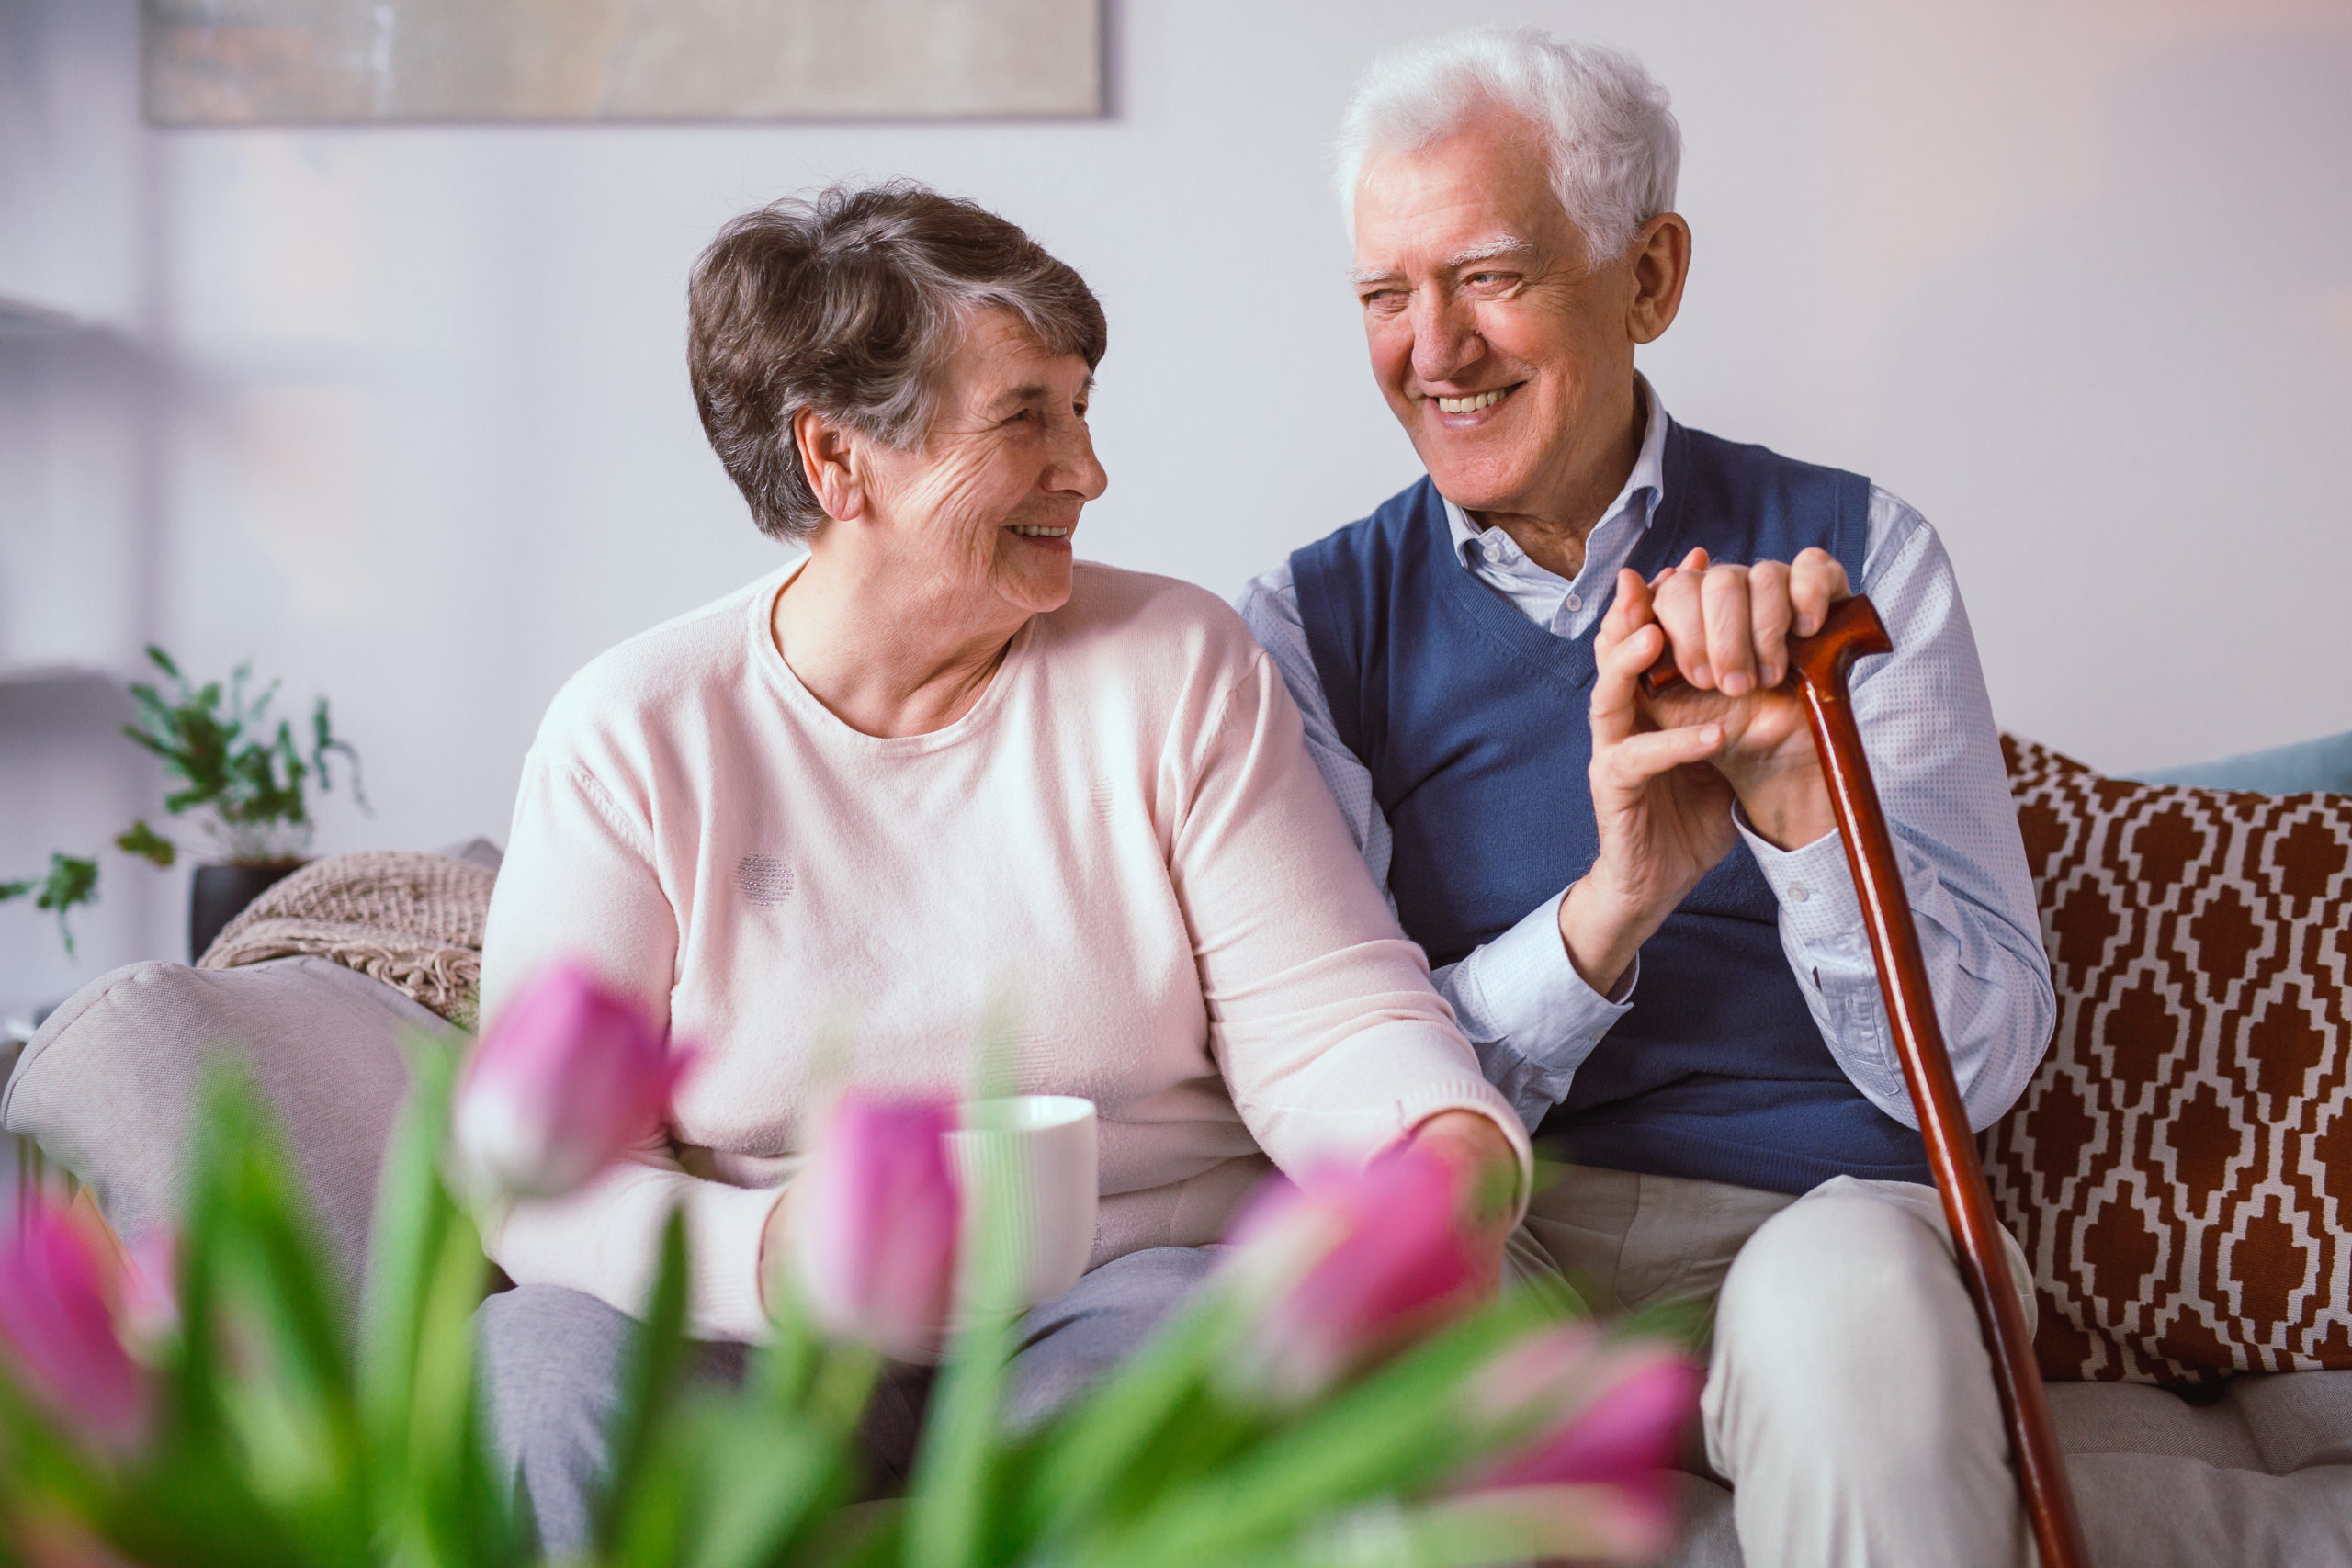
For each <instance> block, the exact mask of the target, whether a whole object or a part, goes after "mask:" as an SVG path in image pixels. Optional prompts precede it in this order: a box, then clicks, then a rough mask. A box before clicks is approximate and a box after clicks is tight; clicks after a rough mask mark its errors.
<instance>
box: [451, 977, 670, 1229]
mask: <svg viewBox="0 0 2352 1568" xmlns="http://www.w3.org/2000/svg"><path fill="white" fill-rule="evenodd" d="M692 1056H693V1053H692V1052H690V1051H684V1050H674V1051H673V1050H672V1049H671V1048H670V1045H669V1042H668V1039H667V1037H666V1036H665V1035H664V1033H663V1032H662V1031H661V1030H659V1029H657V1028H655V1027H654V1026H653V1025H652V1024H651V1023H650V1022H649V1021H647V1019H646V1017H645V1015H644V1013H643V1012H642V1011H641V1010H639V1008H638V1007H637V1005H636V1004H635V1003H634V1002H632V1001H630V1000H629V999H628V998H625V997H622V996H619V995H617V994H616V993H615V992H613V991H611V990H609V989H607V988H606V987H605V986H604V985H603V984H602V983H601V982H599V981H598V980H597V978H596V977H595V976H594V975H593V974H591V973H590V972H589V971H588V970H587V969H586V968H585V967H583V966H582V965H581V964H571V963H559V964H551V965H549V966H548V968H546V969H543V970H541V971H540V972H539V973H538V974H537V976H534V977H533V979H532V980H531V981H530V983H529V984H528V985H526V986H525V987H523V989H522V990H521V991H520V992H519V993H517V994H516V995H515V998H514V999H513V1000H512V1001H510V1002H508V1003H507V1004H506V1007H505V1009H504V1010H503V1011H501V1012H500V1013H499V1015H498V1017H497V1018H495V1019H493V1020H492V1021H491V1025H490V1028H489V1030H488V1031H487V1032H485V1033H484V1034H483V1035H482V1037H481V1043H480V1044H479V1045H477V1046H475V1047H474V1052H473V1055H472V1056H471V1058H470V1059H469V1060H468V1062H467V1063H466V1066H465V1071H464V1072H463V1073H462V1074H461V1075H460V1076H459V1077H458V1091H457V1102H456V1107H455V1110H454V1111H453V1112H452V1125H451V1134H452V1137H453V1140H454V1144H455V1152H456V1157H457V1163H458V1168H459V1169H460V1170H461V1171H463V1172H464V1173H465V1176H466V1179H467V1180H468V1181H469V1182H470V1183H472V1184H474V1185H475V1186H477V1187H478V1188H487V1189H488V1190H491V1191H492V1192H495V1193H498V1194H502V1195H508V1196H514V1197H525V1198H554V1197H560V1196H561V1195H562V1194H564V1193H566V1192H569V1191H571V1190H573V1189H574V1188H576V1187H578V1186H579V1185H580V1184H581V1183H582V1182H584V1181H586V1180H587V1179H589V1178H590V1177H592V1176H594V1175H595V1174H596V1172H597V1171H599V1170H601V1169H603V1168H605V1166H606V1165H607V1164H609V1163H610V1162H611V1161H612V1160H614V1159H616V1157H618V1156H619V1155H620V1154H621V1152H622V1151H623V1150H625V1149H627V1148H628V1146H629V1145H632V1144H635V1143H638V1142H640V1141H642V1140H644V1139H646V1138H649V1137H650V1136H651V1135H653V1134H655V1133H656V1132H657V1131H658V1130H659V1129H660V1127H661V1126H662V1122H663V1120H664V1118H665V1117H666V1116H667V1115H668V1113H669V1107H670V1097H671V1095H672V1094H673V1092H674V1091H675V1090H676V1088H677V1084H678V1080H679V1078H680V1077H683V1076H684V1072H685V1069H686V1067H687V1066H688V1065H689V1063H690V1062H691V1060H692Z"/></svg>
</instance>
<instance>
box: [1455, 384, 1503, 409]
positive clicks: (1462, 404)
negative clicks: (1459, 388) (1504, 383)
mask: <svg viewBox="0 0 2352 1568" xmlns="http://www.w3.org/2000/svg"><path fill="white" fill-rule="evenodd" d="M1509 391H1510V388H1509V387H1498V388H1496V389H1494V390H1493V391H1491V392H1477V393H1474V394H1472V395H1471V396H1469V397H1466V398H1440V399H1438V400H1437V409H1438V412H1440V413H1476V412H1478V411H1479V410H1480V409H1486V408H1492V407H1494V406H1495V405H1496V404H1497V403H1498V402H1501V401H1502V400H1503V396H1504V394H1505V393H1507V392H1509Z"/></svg>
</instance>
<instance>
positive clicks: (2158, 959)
mask: <svg viewBox="0 0 2352 1568" xmlns="http://www.w3.org/2000/svg"><path fill="white" fill-rule="evenodd" d="M2003 747H2004V750H2005V751H2006V753H2007V760H2008V764H2009V773H2010V783H2011V786H2012V788H2013V790H2014V791H2015V793H2016V795H2017V799H2018V822H2019V826H2020V827H2021V828H2022V829H2023V831H2024V836H2025V846H2026V858H2027V860H2028V862H2029V863H2030V867H2031V869H2032V873H2033V877H2034V883H2035V891H2036V894H2037V901H2038V903H2039V904H2040V906H2041V920H2042V934H2043V937H2044V939H2045V941H2046V942H2047V943H2048V946H2049V950H2050V959H2051V969H2052V978H2053V979H2054V981H2055V982H2056V985H2057V991H2058V1024H2057V1031H2056V1034H2055V1036H2054V1038H2053V1039H2052V1043H2051V1047H2050V1053H2049V1055H2048V1057H2047V1058H2046V1059H2045V1060H2044V1061H2043V1063H2042V1065H2041V1070H2040V1071H2039V1072H2038V1073H2037V1074H2036V1075H2035V1077H2034V1078H2033V1081H2032V1083H2031V1084H2030V1086H2029V1087H2028V1089H2027V1090H2026V1093H2025V1097H2024V1099H2023V1100H2020V1101H2019V1103H2018V1108H2017V1109H2016V1110H2015V1111H2012V1112H2011V1113H2010V1115H2009V1116H2008V1117H2007V1118H2006V1119H2005V1120H2004V1121H2003V1122H2000V1123H1999V1124H1998V1125H1996V1127H1995V1128H1994V1129H1993V1130H1992V1131H1991V1132H1990V1133H1989V1134H1986V1138H1985V1174H1986V1176H1987V1178H1988V1179H1989V1180H1990V1182H1991V1185H1992V1189H1993V1196H1994V1201H1995V1203H1996V1206H1997V1207H1998V1208H1999V1210H2000V1213H2001V1217H2002V1219H2003V1220H2004V1221H2005V1222H2007V1224H2008V1225H2009V1226H2010V1228H2011V1229H2012V1230H2013V1231H2015V1232H2016V1234H2017V1235H2018V1239H2019V1240H2020V1241H2022V1242H2023V1243H2024V1244H2025V1248H2026V1253H2027V1256H2028V1257H2029V1258H2030V1259H2031V1260H2032V1263H2033V1269H2034V1276H2035V1283H2036V1285H2037V1286H2038V1287H2039V1289H2040V1291H2041V1297H2042V1300H2041V1327H2040V1330H2039V1332H2038V1334H2037V1336H2036V1339H2035V1347H2036V1349H2037V1350H2038V1351H2039V1353H2040V1358H2041V1366H2042V1371H2043V1374H2044V1375H2045V1376H2047V1377H2051V1378H2100V1379H2119V1378H2120V1379H2128V1380H2133V1381H2139V1382H2174V1383H2179V1382H2196V1381H2199V1380H2201V1379H2210V1378H2212V1377H2216V1376H2220V1375H2222V1374H2226V1373H2229V1372H2233V1371H2290V1370H2294V1369H2306V1368H2323V1367H2325V1368H2352V1226H2347V1224H2346V1216H2347V1215H2352V1155H2347V1154H2346V1152H2345V1151H2346V1147H2347V1145H2352V1023H2347V1021H2346V995H2347V992H2348V988H2352V796H2343V795H2320V794H2309V795H2283V796H2268V795H2246V794H2224V793H2222V792H2219V791H2211V790H2197V789H2185V788H2176V787H2171V786H2165V785H2154V784H2133V783H2130V782H2127V781H2124V780H2120V779H2110V778H2106V777H2102V776H2101V775H2099V774H2098V773H2094V772H2093V771H2092V770H2090V769H2089V768H2086V767H2085V766H2083V765H2082V764H2081V763H2079V762H2076V761H2072V760H2071V759H2069V758H2065V757H2062V756H2060V755H2058V754H2057V753H2056V752H2053V751H2050V750H2045V749H2044V748H2042V747H2040V746H2037V745H2035V744H2033V743H2032V742H2030V741H2024V740H2018V739H2015V738H2014V737H2005V738H2004V739H2003Z"/></svg>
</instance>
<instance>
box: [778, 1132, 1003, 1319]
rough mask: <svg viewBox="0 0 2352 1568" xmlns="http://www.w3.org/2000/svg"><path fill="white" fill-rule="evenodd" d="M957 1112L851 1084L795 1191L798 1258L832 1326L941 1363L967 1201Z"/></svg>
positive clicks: (803, 1283)
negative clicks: (952, 1139)
mask: <svg viewBox="0 0 2352 1568" xmlns="http://www.w3.org/2000/svg"><path fill="white" fill-rule="evenodd" d="M955 1127H956V1107H955V1104H954V1102H953V1101H951V1100H944V1099H917V1100H886V1099H880V1098H876V1097H873V1096H869V1095H864V1094H860V1093H857V1092H855V1091H852V1092H851V1093H849V1094H847V1095H845V1096H843V1097H842V1100H841V1102H840V1104H838V1105H836V1106H835V1107H834V1108H833V1113H832V1116H831V1119H830V1120H829V1121H828V1122H826V1125H825V1131H824V1134H823V1135H822V1136H821V1137H820V1139H819V1140H818V1144H817V1147H816V1151H815V1153H814V1154H813V1155H812V1156H810V1158H809V1164H808V1167H807V1168H805V1169H803V1170H802V1171H801V1173H800V1174H799V1176H798V1177H797V1178H796V1179H795V1180H794V1181H793V1183H792V1188H791V1198H790V1200H789V1201H790V1202H791V1205H792V1209H791V1214H790V1218H789V1221H788V1224H789V1225H790V1229H791V1236H792V1247H793V1259H794V1263H795V1265H796V1273H797V1278H798V1282H799V1285H800V1290H801V1293H802V1295H803V1297H804V1299H805V1300H806V1301H807V1303H808V1305H809V1313H810V1315H812V1316H813V1317H814V1318H815V1319H816V1321H817V1323H818V1325H819V1326H820V1327H821V1328H823V1329H824V1330H825V1331H826V1332H827V1333H829V1334H832V1335H836V1336H839V1337H843V1338H849V1339H855V1340H858V1341H860V1342H862V1343H865V1344H868V1345H871V1346H873V1347H874V1348H876V1349H877V1350H880V1351H881V1352H883V1354H885V1355H888V1356H892V1357H896V1358H897V1359H900V1360H910V1361H911V1360H930V1359H935V1358H936V1357H937V1355H938V1353H939V1349H940V1346H941V1344H942V1343H943V1342H944V1339H945V1337H946V1334H947V1325H948V1320H949V1314H950V1307H951V1304H952V1303H953V1300H954V1295H955V1288H956V1238H957V1234H958V1228H959V1226H960V1225H961V1224H962V1219H963V1213H962V1201H961V1199H960V1197H959V1194H958V1191H957V1189H956V1174H955V1171H954V1170H953V1169H952V1168H950V1166H949V1164H948V1156H947V1134H949V1133H950V1132H952V1131H954V1130H955Z"/></svg>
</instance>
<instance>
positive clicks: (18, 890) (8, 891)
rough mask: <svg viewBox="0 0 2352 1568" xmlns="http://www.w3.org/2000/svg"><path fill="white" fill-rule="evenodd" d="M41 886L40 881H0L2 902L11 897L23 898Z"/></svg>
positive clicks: (0, 900) (0, 899)
mask: <svg viewBox="0 0 2352 1568" xmlns="http://www.w3.org/2000/svg"><path fill="white" fill-rule="evenodd" d="M39 886H40V883H38V882H0V904H5V903H6V902H7V901H8V900H9V899H11V898H21V897H24V896H25V895H26V894H28V893H29V892H31V891H32V890H33V889H34V888H36V887H39Z"/></svg>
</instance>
